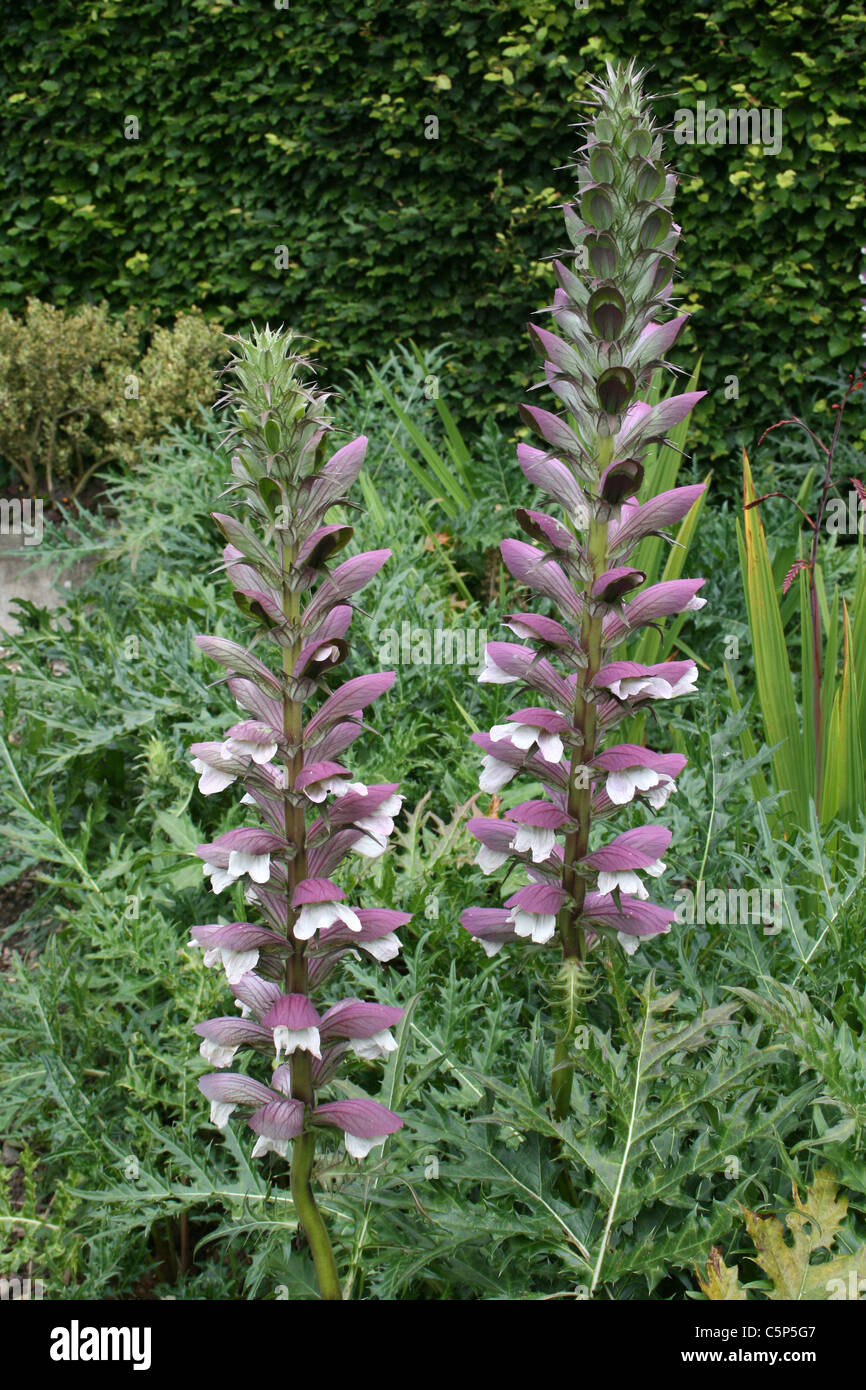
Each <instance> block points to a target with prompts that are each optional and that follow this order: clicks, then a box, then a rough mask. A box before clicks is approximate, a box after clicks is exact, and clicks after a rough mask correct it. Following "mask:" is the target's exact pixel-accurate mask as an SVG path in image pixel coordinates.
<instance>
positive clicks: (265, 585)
mask: <svg viewBox="0 0 866 1390" xmlns="http://www.w3.org/2000/svg"><path fill="white" fill-rule="evenodd" d="M232 341H233V342H234V344H235V345H236V355H235V356H234V357H233V359H232V361H231V362H230V363H229V365H228V367H227V368H226V371H227V372H228V373H229V377H230V380H231V385H230V386H229V388H228V390H227V391H226V393H225V395H224V396H223V397H222V399H221V401H220V402H219V404H220V405H221V406H225V407H228V409H229V411H230V416H231V421H232V423H231V427H230V429H229V431H228V433H227V435H226V437H225V440H224V445H225V447H226V448H229V449H230V450H231V452H232V474H233V481H232V483H231V485H230V487H229V489H228V491H229V493H230V494H231V496H232V499H233V500H232V505H233V506H234V507H236V508H238V509H241V511H242V515H241V516H240V517H238V516H232V515H226V514H223V513H214V519H215V520H216V522H217V524H218V526H219V527H220V529H221V531H222V532H223V535H224V536H225V539H226V546H225V549H224V550H223V561H224V567H225V570H226V572H227V574H228V577H229V579H230V581H231V584H232V587H233V590H234V594H233V597H234V599H235V601H236V603H237V604H238V607H239V608H240V609H241V611H242V612H243V613H244V614H246V615H247V616H248V617H249V618H250V619H251V620H252V621H253V622H254V623H255V624H256V625H257V626H258V629H259V632H258V639H257V640H259V641H260V645H259V647H258V653H259V654H254V653H253V652H252V651H250V650H248V649H246V648H244V647H241V646H239V645H238V644H237V643H235V642H229V641H226V640H224V639H223V638H219V637H205V636H202V637H198V638H197V639H196V641H197V642H198V644H199V646H200V647H201V649H202V650H203V651H204V652H205V653H206V654H207V655H208V656H210V657H212V658H213V659H214V660H215V661H216V662H218V663H219V664H220V665H221V666H222V667H224V668H225V671H226V672H227V676H226V677H225V679H227V682H228V688H229V690H230V692H231V694H232V696H233V697H234V700H235V703H236V704H237V706H238V709H239V710H240V712H241V718H240V720H239V721H237V722H235V723H233V724H232V726H231V728H229V729H228V731H227V733H226V735H225V738H224V739H223V740H221V741H220V740H214V741H210V742H206V743H196V744H193V745H192V748H191V750H190V751H191V752H192V754H193V767H194V769H195V771H196V773H197V774H198V776H199V790H200V791H201V792H202V793H203V794H204V795H205V796H208V795H210V794H212V793H214V792H219V791H223V790H224V789H226V788H228V787H233V786H235V784H237V786H238V787H239V788H241V789H243V792H244V795H243V797H242V801H243V802H244V803H245V804H246V805H249V806H250V807H252V808H253V810H252V811H251V814H250V819H251V820H252V821H255V822H257V823H255V824H250V825H245V826H241V827H239V828H237V829H234V830H229V831H227V832H226V833H225V834H224V835H220V836H218V837H217V839H216V840H214V841H213V842H212V843H210V844H206V845H199V846H198V847H197V853H198V855H199V857H200V858H201V859H202V860H203V861H204V873H205V876H206V877H207V878H208V879H209V880H210V885H211V888H212V889H213V891H214V892H215V893H217V894H219V893H222V892H223V891H224V890H225V889H229V888H231V886H232V885H233V884H234V883H235V882H238V881H240V882H243V883H245V884H246V891H245V899H246V902H247V903H248V904H250V905H251V906H252V907H253V908H254V909H256V910H257V911H258V913H259V914H260V915H261V916H262V917H263V918H264V919H265V923H266V924H267V925H264V924H256V923H253V922H228V923H219V922H218V923H207V924H205V925H202V926H197V927H194V928H193V931H192V942H191V944H192V945H195V946H200V947H202V948H203V950H204V952H205V956H204V959H205V964H207V965H214V966H218V967H222V968H223V969H224V970H225V973H226V978H227V980H228V983H229V985H230V986H231V988H232V992H233V994H234V998H235V1003H236V1005H237V1007H238V1009H239V1010H240V1014H239V1015H230V1016H228V1017H224V1018H216V1019H210V1020H208V1021H207V1022H204V1023H199V1024H198V1025H197V1026H196V1032H197V1033H198V1034H199V1036H200V1037H201V1039H202V1042H201V1053H202V1055H203V1056H204V1057H205V1058H206V1059H207V1060H208V1061H209V1062H211V1063H212V1064H213V1065H214V1066H216V1067H218V1068H226V1067H229V1066H231V1064H232V1062H233V1060H234V1057H235V1055H236V1053H237V1052H238V1051H239V1050H241V1049H250V1050H252V1052H253V1053H254V1054H255V1053H259V1054H261V1061H262V1063H263V1064H264V1065H263V1070H264V1071H265V1074H266V1077H267V1084H265V1083H264V1082H261V1081H257V1080H255V1079H254V1078H253V1077H251V1076H247V1075H246V1074H241V1073H226V1072H225V1071H222V1072H216V1073H213V1074H211V1075H208V1076H204V1077H202V1078H201V1080H200V1082H199V1086H200V1089H201V1090H202V1091H203V1093H204V1095H205V1096H207V1098H208V1099H209V1100H210V1102H211V1119H212V1120H213V1122H214V1124H216V1125H218V1126H220V1127H221V1128H222V1127H224V1126H225V1125H226V1124H227V1122H228V1119H229V1116H230V1115H231V1114H232V1113H233V1112H234V1111H235V1110H236V1109H242V1110H243V1109H245V1110H246V1113H247V1117H248V1124H249V1126H250V1129H251V1130H252V1131H253V1133H254V1134H255V1135H256V1136H257V1138H256V1141H255V1145H254V1147H253V1150H252V1152H253V1157H257V1156H260V1155H264V1154H268V1153H275V1154H278V1155H280V1156H282V1157H288V1156H289V1150H290V1146H291V1189H292V1196H293V1198H294V1202H295V1209H296V1212H297V1215H298V1219H299V1221H300V1223H301V1226H302V1228H303V1230H304V1233H305V1234H306V1237H307V1240H308V1242H309V1244H310V1248H311V1251H312V1254H313V1259H314V1262H315V1266H316V1272H317V1275H318V1278H319V1285H320V1288H321V1292H322V1297H323V1298H327V1299H338V1298H340V1297H341V1292H340V1283H339V1279H338V1277H337V1270H336V1265H335V1262H334V1256H333V1252H332V1250H331V1245H330V1240H329V1237H328V1233H327V1230H326V1228H325V1225H324V1222H323V1220H322V1217H321V1214H320V1212H319V1210H318V1207H317V1206H316V1202H315V1198H314V1196H313V1190H312V1183H311V1175H312V1170H313V1162H314V1157H315V1147H316V1141H317V1137H318V1136H319V1135H321V1132H322V1127H323V1126H325V1127H330V1129H331V1130H333V1129H334V1128H336V1129H337V1130H339V1131H342V1134H343V1142H344V1144H345V1147H346V1150H347V1152H348V1153H349V1154H350V1155H351V1156H352V1157H353V1158H363V1157H364V1156H365V1155H366V1154H367V1153H368V1152H369V1151H370V1149H371V1148H373V1147H375V1146H376V1145H377V1144H381V1143H382V1142H383V1141H384V1139H385V1137H386V1136H387V1135H389V1134H392V1133H393V1132H394V1131H395V1130H397V1129H399V1128H400V1126H401V1125H402V1120H401V1119H400V1118H399V1116H397V1115H395V1114H393V1113H392V1112H391V1111H390V1110H388V1109H386V1107H385V1106H384V1105H380V1104H379V1103H378V1102H376V1101H373V1100H363V1099H352V1100H344V1099H339V1100H328V1099H326V1098H325V1099H322V1098H321V1092H322V1091H323V1090H325V1091H326V1088H327V1087H328V1085H329V1083H330V1082H331V1080H332V1079H333V1077H334V1074H335V1072H336V1071H337V1069H338V1067H339V1064H340V1061H341V1058H342V1057H343V1054H344V1053H346V1052H347V1051H351V1052H353V1053H354V1054H355V1056H357V1057H361V1058H364V1059H367V1060H376V1059H379V1058H382V1057H386V1056H387V1055H388V1053H389V1052H390V1051H392V1050H393V1049H394V1048H395V1047H396V1042H395V1040H394V1037H393V1034H392V1033H391V1031H390V1030H391V1028H392V1027H393V1026H394V1025H395V1024H396V1023H398V1022H399V1020H400V1018H401V1017H402V1010H401V1009H395V1008H392V1007H390V1006H387V1005H380V1004H368V1003H364V1002H362V1001H361V1000H359V999H353V998H346V999H338V1000H336V1001H334V1002H332V1003H330V1006H329V1004H328V1003H327V1002H321V1003H320V1002H319V999H318V996H319V994H320V993H321V991H322V989H323V987H324V986H325V984H326V982H327V981H328V979H329V977H330V975H331V973H332V971H333V970H334V968H335V967H336V966H337V965H338V963H339V961H340V957H341V956H342V955H343V954H344V953H345V952H346V951H347V950H355V951H358V950H360V951H361V952H364V953H366V954H367V955H369V956H371V957H372V958H373V959H374V960H380V961H386V960H391V959H393V957H394V956H396V955H397V953H398V951H399V949H400V943H399V940H398V938H397V936H396V929H397V928H398V927H401V926H405V924H406V923H407V922H408V921H409V920H410V919H409V917H408V915H407V914H405V913H402V912H394V911H392V910H390V909H388V908H366V909H365V908H359V907H354V906H352V905H350V904H349V903H347V902H346V901H345V898H346V895H345V892H344V891H343V889H342V888H340V887H339V885H338V884H336V883H334V882H333V880H332V877H331V875H332V874H333V872H334V871H335V869H336V868H337V867H338V865H339V864H340V862H341V861H342V860H343V859H345V858H346V856H347V855H349V854H352V853H355V854H361V855H365V856H368V857H375V856H377V855H380V854H382V853H383V852H384V851H385V849H386V848H387V843H388V836H389V835H390V833H391V831H392V830H393V828H394V821H393V817H394V816H396V815H397V814H398V812H399V810H400V806H401V802H402V798H401V797H400V796H398V795H397V786H396V784H393V783H388V784H385V785H382V786H372V787H368V786H365V785H364V784H363V782H359V781H357V780H356V779H354V778H353V776H352V773H351V772H350V770H349V769H348V768H347V767H346V766H345V765H344V763H343V761H342V759H343V757H344V755H345V752H346V749H348V747H349V745H350V744H351V743H352V742H353V741H354V740H355V739H356V738H357V737H358V735H359V734H360V733H361V732H362V729H363V718H364V716H363V711H364V709H365V708H366V706H368V705H370V704H371V703H372V702H373V701H374V700H375V699H377V697H378V696H379V695H381V694H383V693H384V692H385V691H386V690H387V689H388V688H389V686H390V685H391V684H392V683H393V681H394V672H393V671H391V672H384V673H378V674H374V675H369V676H356V677H355V678H354V679H352V680H349V681H346V682H345V683H344V684H343V685H341V686H338V687H337V688H336V689H331V688H330V682H331V680H332V673H333V672H335V671H336V669H337V667H339V666H340V664H341V663H342V662H343V661H344V660H345V657H346V654H347V644H346V633H347V631H348V628H349V624H350V622H351V619H352V613H353V605H352V596H353V595H354V594H355V593H357V591H358V590H359V589H361V588H362V587H363V585H365V584H366V583H367V582H368V581H369V580H370V579H372V578H373V576H374V575H375V574H376V572H377V571H378V570H379V569H380V568H381V566H382V565H383V564H384V562H385V561H386V560H387V559H388V556H389V554H390V552H389V551H387V550H374V551H368V552H366V553H364V554H361V555H355V556H352V558H350V559H348V560H345V559H344V560H343V561H342V563H337V564H336V565H334V566H333V567H332V566H331V564H330V563H329V562H330V561H331V560H332V557H334V556H335V555H337V554H338V552H339V551H341V550H342V549H343V548H344V547H345V546H346V545H347V544H348V542H349V541H350V540H351V538H352V527H351V526H347V525H344V524H342V523H331V524H326V521H325V518H326V515H327V513H328V512H329V511H330V509H331V508H332V507H334V506H336V505H340V504H342V503H344V502H345V493H346V491H347V489H348V488H349V486H350V485H351V484H352V483H353V482H354V481H355V479H356V478H357V476H358V474H359V472H360V469H361V464H362V463H363V459H364V451H365V449H366V445H367V441H366V439H364V438H363V437H361V438H358V439H353V440H352V441H351V442H350V443H348V444H345V445H344V446H343V447H342V448H341V449H338V450H337V452H336V453H334V454H332V456H331V457H330V459H328V460H327V462H325V452H326V447H325V446H326V440H327V435H328V432H329V431H330V430H331V428H332V427H331V425H330V422H329V420H328V418H327V414H326V412H325V403H326V401H327V396H326V395H325V394H323V393H321V392H319V391H317V390H316V389H315V386H314V383H313V378H312V367H311V364H310V363H309V362H308V361H306V360H305V359H304V358H303V357H301V356H299V355H298V354H297V353H296V352H295V350H294V338H293V335H292V334H291V333H290V332H284V331H283V330H279V331H278V332H272V331H271V330H270V329H269V328H267V327H266V328H265V329H264V331H261V332H260V331H257V330H255V329H254V330H253V335H252V338H251V339H249V340H248V339H245V338H242V337H238V338H234V339H232ZM267 653H270V654H271V655H272V656H274V657H277V658H278V661H277V662H275V665H276V667H277V669H276V670H274V669H272V668H271V665H270V664H269V663H268V662H267V661H265V660H263V659H262V656H263V655H266V654H267ZM322 694H324V695H325V698H324V699H319V700H318V704H317V707H316V708H315V709H314V710H313V711H311V712H310V713H309V715H308V717H305V714H306V712H305V705H306V704H307V702H313V701H316V700H317V699H318V697H320V696H321V695H322ZM268 1058H270V1067H269V1065H268V1062H267V1060H266V1059H268Z"/></svg>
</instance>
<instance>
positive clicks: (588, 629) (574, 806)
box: [551, 435, 613, 1120]
mask: <svg viewBox="0 0 866 1390" xmlns="http://www.w3.org/2000/svg"><path fill="white" fill-rule="evenodd" d="M612 458H613V435H606V436H602V437H601V438H600V439H599V441H598V460H597V466H598V471H599V476H600V475H601V473H602V472H603V471H604V469H605V468H606V467H607V466H608V464H609V463H610V462H611V459H612ZM607 532H608V525H607V522H606V521H596V520H593V521H592V523H591V525H590V528H589V543H588V555H589V560H590V563H591V565H592V577H591V578H590V579H588V580H587V581H586V584H585V586H584V595H583V597H584V604H585V606H584V614H583V623H582V626H581V634H580V643H581V647H582V648H583V650H584V652H585V653H586V656H587V664H586V666H585V667H584V668H583V669H582V670H580V671H579V672H578V677H577V684H576V687H575V693H574V708H573V711H572V713H573V723H574V727H575V728H576V729H578V730H579V731H580V732H581V734H582V735H583V743H582V744H581V745H580V747H579V748H575V749H573V750H572V754H571V768H570V774H569V786H568V813H569V816H570V817H571V818H572V820H573V821H574V822H575V824H576V827H577V828H576V830H573V831H572V832H571V833H570V834H569V835H567V836H566V837H565V847H564V854H563V866H562V886H563V888H564V889H565V890H566V892H567V893H568V895H569V896H568V900H567V902H566V903H565V904H564V906H563V908H562V910H561V912H560V915H559V923H558V926H559V936H560V941H561V943H562V960H563V965H564V966H565V967H566V968H569V966H570V967H571V968H574V967H575V966H578V965H579V964H580V963H582V962H583V961H584V959H585V957H586V940H585V935H584V931H583V926H582V924H581V914H582V911H583V900H584V898H585V896H586V880H585V879H584V878H583V876H582V874H580V872H579V871H578V865H579V863H580V860H581V859H583V857H584V855H586V854H587V853H588V852H589V827H590V824H591V822H592V787H591V786H590V784H589V778H588V776H587V777H585V778H582V777H581V778H579V777H578V772H579V769H580V768H581V767H583V766H585V765H586V764H588V763H589V762H590V761H591V759H592V758H593V757H594V756H595V751H596V739H597V734H598V731H597V727H596V722H597V721H596V709H595V703H594V701H593V700H591V699H589V698H587V692H588V691H589V689H590V687H591V685H592V681H593V678H594V677H595V676H596V674H597V673H598V671H599V669H600V667H601V646H602V643H601V638H602V620H603V615H602V613H601V612H600V611H599V612H597V613H594V612H593V611H592V606H591V593H592V587H593V584H594V583H595V581H596V579H598V577H599V576H600V575H602V574H603V573H604V571H605V569H606V567H607ZM584 781H585V782H586V785H585V786H584V785H582V783H583V782H584ZM569 1037H570V1027H566V1029H565V1030H564V1033H563V1036H562V1037H561V1038H559V1039H558V1040H557V1043H556V1049H555V1052H554V1073H553V1077H552V1081H551V1095H552V1099H553V1113H554V1116H555V1118H556V1119H557V1120H563V1119H564V1118H565V1116H566V1115H567V1114H568V1111H569V1108H570V1105H571V1085H572V1079H573V1076H574V1068H573V1067H572V1066H571V1065H570V1063H569V1062H568V1056H569Z"/></svg>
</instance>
